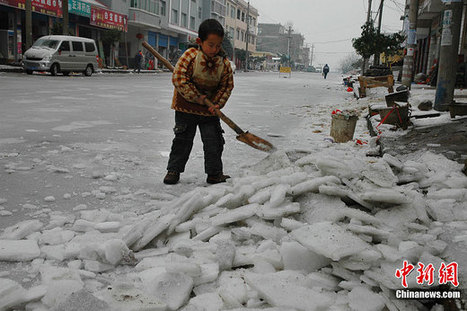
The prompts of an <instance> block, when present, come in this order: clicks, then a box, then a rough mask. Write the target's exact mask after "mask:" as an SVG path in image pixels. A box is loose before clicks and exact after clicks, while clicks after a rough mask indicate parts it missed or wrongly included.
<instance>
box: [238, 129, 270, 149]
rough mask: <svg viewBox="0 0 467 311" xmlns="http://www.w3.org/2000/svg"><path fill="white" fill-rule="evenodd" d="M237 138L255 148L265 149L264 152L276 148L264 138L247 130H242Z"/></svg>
mask: <svg viewBox="0 0 467 311" xmlns="http://www.w3.org/2000/svg"><path fill="white" fill-rule="evenodd" d="M237 139H238V140H239V141H241V142H243V143H245V144H247V145H249V146H251V147H253V148H255V149H258V150H261V151H266V152H273V151H274V150H276V148H274V146H273V145H272V144H271V143H270V142H268V141H267V140H264V139H262V138H259V137H258V136H256V135H253V134H251V133H248V132H244V133H242V134H240V135H238V136H237Z"/></svg>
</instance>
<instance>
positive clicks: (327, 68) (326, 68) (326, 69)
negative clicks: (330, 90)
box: [323, 64, 329, 79]
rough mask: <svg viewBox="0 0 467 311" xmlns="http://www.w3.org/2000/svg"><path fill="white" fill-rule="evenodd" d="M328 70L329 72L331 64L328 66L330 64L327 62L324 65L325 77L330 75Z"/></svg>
mask: <svg viewBox="0 0 467 311" xmlns="http://www.w3.org/2000/svg"><path fill="white" fill-rule="evenodd" d="M328 72H329V66H328V64H326V65H324V67H323V76H324V78H325V79H326V77H327V76H328Z"/></svg>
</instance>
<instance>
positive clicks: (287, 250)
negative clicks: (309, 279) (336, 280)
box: [280, 241, 330, 273]
mask: <svg viewBox="0 0 467 311" xmlns="http://www.w3.org/2000/svg"><path fill="white" fill-rule="evenodd" d="M280 253H281V255H282V261H283V263H284V269H286V270H301V271H306V272H308V273H310V272H313V271H317V270H318V269H320V268H322V267H325V266H327V265H328V264H329V263H330V260H329V259H328V258H326V257H324V256H322V255H318V254H316V253H314V252H312V251H310V250H308V249H307V248H305V247H303V246H302V245H301V244H300V243H298V242H295V241H292V242H283V243H282V245H281V246H280Z"/></svg>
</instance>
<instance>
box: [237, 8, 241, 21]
mask: <svg viewBox="0 0 467 311" xmlns="http://www.w3.org/2000/svg"><path fill="white" fill-rule="evenodd" d="M241 17H242V13H241V12H240V10H239V9H237V19H240V18H241Z"/></svg>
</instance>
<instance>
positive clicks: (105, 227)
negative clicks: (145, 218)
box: [94, 221, 121, 232]
mask: <svg viewBox="0 0 467 311" xmlns="http://www.w3.org/2000/svg"><path fill="white" fill-rule="evenodd" d="M120 227H121V223H120V222H118V221H106V222H101V223H97V224H95V225H94V229H96V230H98V231H100V232H117V231H118V230H119V229H120Z"/></svg>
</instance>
